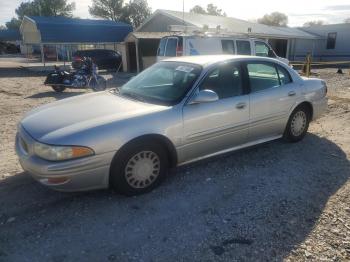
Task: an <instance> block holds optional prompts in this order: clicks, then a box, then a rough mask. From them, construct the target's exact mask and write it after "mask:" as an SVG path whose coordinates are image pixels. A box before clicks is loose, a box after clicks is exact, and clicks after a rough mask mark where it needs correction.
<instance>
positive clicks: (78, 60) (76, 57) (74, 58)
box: [73, 56, 83, 62]
mask: <svg viewBox="0 0 350 262" xmlns="http://www.w3.org/2000/svg"><path fill="white" fill-rule="evenodd" d="M73 60H74V61H77V62H81V61H83V59H82V58H81V57H80V56H75V57H73Z"/></svg>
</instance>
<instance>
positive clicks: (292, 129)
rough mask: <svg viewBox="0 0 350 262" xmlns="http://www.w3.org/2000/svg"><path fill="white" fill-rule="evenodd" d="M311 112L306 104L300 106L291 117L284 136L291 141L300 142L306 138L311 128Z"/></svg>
mask: <svg viewBox="0 0 350 262" xmlns="http://www.w3.org/2000/svg"><path fill="white" fill-rule="evenodd" d="M309 123H310V112H309V109H308V108H307V107H306V106H298V107H297V108H296V109H294V111H293V112H292V114H291V115H290V117H289V120H288V123H287V126H286V130H285V131H284V138H285V139H286V140H287V141H289V142H298V141H300V140H302V139H303V138H304V136H305V135H306V133H307V130H308V128H309Z"/></svg>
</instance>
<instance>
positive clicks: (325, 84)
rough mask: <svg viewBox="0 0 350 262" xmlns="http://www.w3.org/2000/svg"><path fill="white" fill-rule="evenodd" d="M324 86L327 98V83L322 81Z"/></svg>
mask: <svg viewBox="0 0 350 262" xmlns="http://www.w3.org/2000/svg"><path fill="white" fill-rule="evenodd" d="M322 86H323V88H324V92H325V94H324V95H325V96H326V95H327V92H328V87H327V83H326V82H325V81H322Z"/></svg>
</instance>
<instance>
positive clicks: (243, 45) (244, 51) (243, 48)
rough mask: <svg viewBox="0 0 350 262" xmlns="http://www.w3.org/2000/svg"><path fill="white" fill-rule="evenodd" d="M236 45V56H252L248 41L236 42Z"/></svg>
mask: <svg viewBox="0 0 350 262" xmlns="http://www.w3.org/2000/svg"><path fill="white" fill-rule="evenodd" d="M236 45H237V55H251V54H252V52H251V49H250V42H249V41H243V40H237V41H236Z"/></svg>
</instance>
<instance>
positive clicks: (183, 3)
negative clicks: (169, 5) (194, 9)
mask: <svg viewBox="0 0 350 262" xmlns="http://www.w3.org/2000/svg"><path fill="white" fill-rule="evenodd" d="M182 23H183V25H185V0H182Z"/></svg>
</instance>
